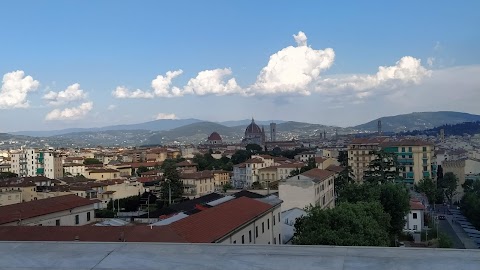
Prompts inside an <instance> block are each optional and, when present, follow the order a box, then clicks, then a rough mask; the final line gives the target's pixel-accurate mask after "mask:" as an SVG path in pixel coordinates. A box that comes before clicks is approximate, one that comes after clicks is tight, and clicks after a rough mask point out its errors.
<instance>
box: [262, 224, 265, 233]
mask: <svg viewBox="0 0 480 270" xmlns="http://www.w3.org/2000/svg"><path fill="white" fill-rule="evenodd" d="M262 233H265V222H262Z"/></svg>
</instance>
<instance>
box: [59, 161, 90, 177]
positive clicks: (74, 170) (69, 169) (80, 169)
mask: <svg viewBox="0 0 480 270" xmlns="http://www.w3.org/2000/svg"><path fill="white" fill-rule="evenodd" d="M63 171H64V173H65V175H72V176H77V175H83V176H85V165H83V163H74V162H72V163H64V164H63Z"/></svg>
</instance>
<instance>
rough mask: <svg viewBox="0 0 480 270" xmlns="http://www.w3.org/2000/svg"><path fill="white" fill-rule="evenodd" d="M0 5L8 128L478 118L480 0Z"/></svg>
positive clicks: (1, 112)
mask: <svg viewBox="0 0 480 270" xmlns="http://www.w3.org/2000/svg"><path fill="white" fill-rule="evenodd" d="M0 10H1V11H2V12H1V16H0V25H2V38H1V39H0V75H1V76H4V75H8V76H6V77H8V78H7V80H6V77H5V76H4V77H3V79H4V80H3V84H2V89H1V90H0V122H1V123H2V125H0V132H2V131H17V130H32V129H33V130H45V129H58V128H67V127H91V126H106V125H110V124H119V123H137V122H143V121H149V120H153V119H155V118H157V117H159V118H171V117H176V118H199V119H204V120H211V121H222V120H237V119H244V118H250V117H252V116H254V117H255V118H258V119H285V120H296V121H305V122H313V123H323V124H332V125H339V126H349V125H355V124H360V123H363V122H366V121H369V120H372V119H373V118H376V117H380V116H385V115H393V114H399V113H409V112H412V111H434V110H457V111H466V112H470V113H478V114H480V108H478V106H477V104H476V102H477V101H478V100H479V98H480V93H478V92H479V85H480V79H479V78H478V77H479V76H478V75H475V74H479V73H478V72H480V52H479V51H478V48H480V31H479V30H478V25H480V16H479V15H478V10H480V2H479V1H460V2H452V1H396V2H395V3H394V2H393V1H303V2H302V1H170V2H161V1H11V3H7V2H6V1H2V2H0ZM293 35H296V37H297V38H295V39H294V37H293ZM305 41H306V42H305ZM327 48H331V49H332V50H331V51H330V50H329V49H327ZM303 56H305V57H303ZM271 57H272V58H271ZM404 57H407V58H404ZM272 59H273V60H272ZM401 59H403V60H402V61H401ZM397 61H398V63H397ZM379 66H384V67H390V68H386V70H385V71H383V72H380V71H379ZM178 70H181V71H182V72H181V74H180V72H178V73H179V74H177V75H173V76H172V78H170V79H168V80H167V81H166V80H165V78H166V77H167V76H166V73H167V72H168V71H172V72H174V71H178ZM15 71H22V72H21V73H18V72H17V73H14V72H15ZM202 71H211V72H205V73H202V74H203V75H200V74H199V73H201V72H202ZM158 75H161V76H162V78H160V80H159V81H157V82H160V81H161V83H162V84H161V85H162V86H161V87H160V86H157V88H155V87H154V86H153V84H152V81H153V80H155V79H156V78H157V76H158ZM28 76H31V78H28ZM230 80H232V81H230ZM6 81H7V82H6ZM229 81H230V82H229ZM75 84H78V85H75ZM69 86H70V90H69V91H65V90H66V89H67V88H69ZM22 87H23V88H22ZM118 87H121V89H119V88H118ZM174 88H177V89H178V91H177V92H174ZM136 89H139V91H141V92H138V93H137V95H135V94H134V92H135V90H136ZM115 91H116V92H115ZM62 92H63V93H62ZM7 99H8V100H7ZM2 100H3V101H2Z"/></svg>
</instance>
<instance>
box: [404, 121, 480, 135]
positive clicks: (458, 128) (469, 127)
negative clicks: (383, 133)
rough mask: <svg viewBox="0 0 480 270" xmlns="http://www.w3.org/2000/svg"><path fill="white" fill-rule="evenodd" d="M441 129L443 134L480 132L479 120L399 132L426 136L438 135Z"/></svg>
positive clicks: (473, 133) (472, 133)
mask: <svg viewBox="0 0 480 270" xmlns="http://www.w3.org/2000/svg"><path fill="white" fill-rule="evenodd" d="M441 129H443V130H444V132H445V136H463V135H465V134H468V135H475V134H480V121H477V122H465V123H460V124H455V125H442V126H439V127H435V128H432V129H425V130H414V131H407V132H402V133H400V134H401V135H413V136H417V135H428V136H438V135H439V134H440V130H441Z"/></svg>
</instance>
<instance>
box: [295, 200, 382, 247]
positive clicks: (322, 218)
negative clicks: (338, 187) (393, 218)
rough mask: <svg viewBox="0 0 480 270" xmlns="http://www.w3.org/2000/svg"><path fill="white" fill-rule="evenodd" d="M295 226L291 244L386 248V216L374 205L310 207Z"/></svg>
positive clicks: (362, 203) (376, 203) (367, 203)
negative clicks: (324, 208)
mask: <svg viewBox="0 0 480 270" xmlns="http://www.w3.org/2000/svg"><path fill="white" fill-rule="evenodd" d="M307 213H308V214H307V216H305V217H302V218H300V219H298V220H297V222H296V223H295V235H294V238H293V242H294V244H297V245H340V246H388V245H389V237H388V230H387V229H388V228H389V221H390V216H389V215H388V214H386V213H385V212H384V211H383V209H382V206H381V205H380V203H378V202H359V203H342V204H340V205H338V206H337V207H335V208H333V209H326V210H321V209H320V208H319V207H313V208H310V209H308V210H307Z"/></svg>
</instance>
